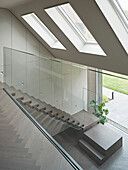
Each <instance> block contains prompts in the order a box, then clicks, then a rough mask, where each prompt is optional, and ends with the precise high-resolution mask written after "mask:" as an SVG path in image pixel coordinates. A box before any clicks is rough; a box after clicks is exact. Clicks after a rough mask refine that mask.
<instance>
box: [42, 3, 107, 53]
mask: <svg viewBox="0 0 128 170" xmlns="http://www.w3.org/2000/svg"><path fill="white" fill-rule="evenodd" d="M45 11H46V12H47V14H48V15H49V16H50V17H51V18H52V20H53V21H54V22H55V23H56V24H57V26H58V27H59V28H60V29H61V31H62V32H63V33H64V34H65V35H66V36H67V37H68V39H69V40H70V41H71V42H72V44H73V45H74V46H75V47H76V48H77V50H78V51H79V52H86V53H92V54H99V55H105V53H104V52H103V50H102V49H101V48H100V46H99V45H98V43H97V42H96V40H95V39H94V38H93V36H92V35H91V33H90V32H89V30H88V29H87V28H86V26H85V24H84V23H83V22H82V20H81V19H80V17H79V16H78V15H77V13H76V12H75V11H74V9H73V8H72V6H71V5H70V4H69V3H66V4H63V5H58V6H55V7H52V8H48V9H45Z"/></svg>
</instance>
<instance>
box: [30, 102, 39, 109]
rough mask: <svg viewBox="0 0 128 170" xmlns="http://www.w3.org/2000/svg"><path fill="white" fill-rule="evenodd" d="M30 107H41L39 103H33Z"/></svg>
mask: <svg viewBox="0 0 128 170" xmlns="http://www.w3.org/2000/svg"><path fill="white" fill-rule="evenodd" d="M29 106H30V107H32V108H36V107H38V106H39V103H37V102H33V101H32V103H30V104H29Z"/></svg>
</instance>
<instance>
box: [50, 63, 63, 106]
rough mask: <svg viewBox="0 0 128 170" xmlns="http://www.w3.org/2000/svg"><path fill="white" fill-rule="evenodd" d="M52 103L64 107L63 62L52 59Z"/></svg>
mask: <svg viewBox="0 0 128 170" xmlns="http://www.w3.org/2000/svg"><path fill="white" fill-rule="evenodd" d="M52 105H53V106H55V107H56V108H57V109H62V64H61V62H57V61H52Z"/></svg>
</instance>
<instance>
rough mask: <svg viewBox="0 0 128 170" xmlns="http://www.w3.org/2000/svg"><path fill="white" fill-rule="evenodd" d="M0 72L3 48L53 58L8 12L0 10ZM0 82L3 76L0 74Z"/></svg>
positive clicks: (0, 70) (1, 69) (1, 70)
mask: <svg viewBox="0 0 128 170" xmlns="http://www.w3.org/2000/svg"><path fill="white" fill-rule="evenodd" d="M0 38H1V39H0V72H3V56H4V54H3V48H4V47H8V48H13V49H16V50H21V51H24V52H29V53H32V54H35V55H38V56H43V57H48V58H49V57H50V58H51V57H53V56H52V55H51V53H50V52H49V51H48V50H47V49H46V48H45V47H44V46H43V45H42V44H41V43H40V42H39V41H38V40H37V39H36V38H35V37H34V36H33V34H32V33H31V32H30V31H29V30H28V29H27V28H26V27H25V26H24V25H23V24H22V23H21V22H20V21H19V20H18V19H17V18H16V17H15V16H14V15H13V14H12V13H11V12H10V11H9V10H6V9H0ZM0 81H3V75H2V74H0Z"/></svg>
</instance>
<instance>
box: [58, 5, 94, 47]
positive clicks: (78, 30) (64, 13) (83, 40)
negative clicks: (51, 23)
mask: <svg viewBox="0 0 128 170" xmlns="http://www.w3.org/2000/svg"><path fill="white" fill-rule="evenodd" d="M67 4H69V5H70V3H67ZM70 6H71V5H70ZM55 8H56V9H57V10H58V12H59V13H60V14H61V15H62V17H63V18H65V20H66V21H67V22H68V23H69V25H70V26H71V27H72V29H73V30H74V32H75V33H76V34H77V35H78V37H79V38H80V39H81V41H82V42H83V44H86V43H88V44H89V43H90V44H97V42H96V40H95V39H94V41H91V40H87V39H86V37H85V36H84V35H83V33H82V32H81V31H80V29H79V28H78V27H77V25H76V24H75V23H74V22H73V20H72V19H71V17H70V16H69V15H68V14H67V13H66V11H65V10H64V9H63V7H62V5H60V6H56V7H55ZM71 8H72V6H71ZM72 9H73V8H72ZM73 11H74V12H75V10H74V9H73ZM75 13H76V12H75ZM76 15H77V16H78V14H77V13H76ZM78 18H79V19H80V20H81V18H80V17H79V16H78ZM81 22H82V23H83V21H82V20H81ZM83 24H84V23H83ZM84 25H85V24H84ZM85 27H86V26H85ZM87 30H88V29H87ZM88 31H89V30H88ZM90 34H91V33H90Z"/></svg>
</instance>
